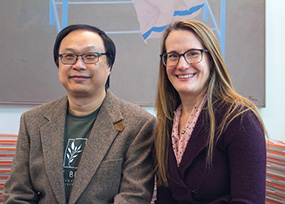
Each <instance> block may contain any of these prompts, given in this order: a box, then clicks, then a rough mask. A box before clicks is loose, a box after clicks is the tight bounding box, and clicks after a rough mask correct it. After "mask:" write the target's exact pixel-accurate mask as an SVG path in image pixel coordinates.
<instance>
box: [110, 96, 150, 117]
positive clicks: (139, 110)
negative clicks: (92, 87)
mask: <svg viewBox="0 0 285 204" xmlns="http://www.w3.org/2000/svg"><path fill="white" fill-rule="evenodd" d="M107 97H108V103H110V104H112V110H113V111H119V112H121V114H122V115H124V116H128V117H130V118H134V117H136V118H146V119H149V118H155V117H154V115H153V114H151V113H149V112H148V111H147V110H146V109H144V108H143V107H141V106H139V105H137V104H134V103H131V102H129V101H126V100H124V99H121V98H119V97H117V96H115V95H114V94H113V93H111V92H109V93H108V96H107Z"/></svg>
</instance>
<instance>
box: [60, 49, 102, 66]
mask: <svg viewBox="0 0 285 204" xmlns="http://www.w3.org/2000/svg"><path fill="white" fill-rule="evenodd" d="M91 53H92V54H97V55H98V59H97V61H96V62H85V59H84V57H83V55H86V54H91ZM65 54H71V55H75V56H76V58H75V61H74V63H64V62H63V60H62V58H63V55H65ZM107 54H108V53H107V52H87V53H83V54H81V55H77V54H73V53H62V54H59V55H58V56H59V57H60V61H61V63H62V64H64V65H74V64H76V62H77V61H78V57H79V56H80V57H81V59H82V61H83V62H84V63H85V64H95V63H97V62H98V61H99V58H100V56H102V55H107Z"/></svg>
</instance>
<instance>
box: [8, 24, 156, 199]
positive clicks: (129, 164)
mask: <svg viewBox="0 0 285 204" xmlns="http://www.w3.org/2000/svg"><path fill="white" fill-rule="evenodd" d="M54 60H55V63H56V65H57V66H58V75H59V80H60V82H61V84H62V85H63V87H64V88H65V90H66V94H67V96H65V97H63V98H61V99H59V100H55V101H52V102H50V103H47V104H44V105H41V106H38V107H36V108H34V109H33V110H30V111H28V112H26V113H24V114H23V115H22V117H21V122H20V131H19V137H18V142H17V150H16V155H15V158H14V161H13V165H12V170H11V176H10V177H9V179H8V180H7V182H6V184H5V190H4V197H5V203H22V204H23V203H52V204H54V203H63V204H64V203H69V204H74V203H84V204H87V203H88V204H90V203H96V204H105V203H106V204H107V203H117V204H119V203H120V204H124V203H126V204H130V203H133V204H140V203H144V204H145V203H150V201H151V197H152V191H153V171H154V164H153V160H152V154H151V151H152V147H153V135H152V134H153V130H154V126H155V118H154V116H152V115H151V114H149V113H147V111H145V110H144V109H142V108H140V107H138V106H136V105H133V104H130V103H128V102H125V101H123V100H121V99H119V98H117V97H115V96H114V95H113V94H112V93H111V92H110V91H108V90H107V89H108V87H109V75H110V72H111V69H112V66H113V63H114V60H115V45H114V43H113V41H112V40H111V39H110V38H109V37H108V36H107V35H106V34H105V33H104V32H103V31H101V30H99V29H98V28H95V27H92V26H89V25H72V26H69V27H66V28H65V29H63V30H62V31H61V32H60V33H59V34H58V36H57V39H56V41H55V45H54Z"/></svg>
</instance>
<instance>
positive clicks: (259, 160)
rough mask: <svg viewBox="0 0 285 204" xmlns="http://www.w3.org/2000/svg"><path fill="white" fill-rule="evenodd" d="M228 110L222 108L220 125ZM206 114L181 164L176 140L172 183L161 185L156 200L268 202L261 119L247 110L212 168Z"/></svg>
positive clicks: (224, 138)
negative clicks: (208, 151)
mask: <svg viewBox="0 0 285 204" xmlns="http://www.w3.org/2000/svg"><path fill="white" fill-rule="evenodd" d="M223 115H224V113H223V108H216V111H215V118H216V122H217V124H220V122H221V120H222V118H223ZM205 117H206V116H205V111H204V110H203V111H202V112H201V114H200V116H199V118H198V121H197V124H196V126H195V128H194V130H193V133H192V136H191V138H190V140H189V142H188V145H187V148H186V150H185V152H184V155H183V158H182V161H181V163H180V166H179V167H177V163H176V158H175V156H174V152H173V149H172V145H170V147H169V160H168V162H169V166H168V168H169V169H168V181H169V187H168V188H163V187H158V188H157V201H156V204H186V203H187V204H190V203H191V204H196V203H197V204H206V203H207V204H227V203H236V204H238V203H239V204H241V203H243V204H264V203H265V177H266V146H265V137H264V133H263V131H262V128H261V126H260V123H259V122H258V120H257V118H256V117H255V116H254V114H253V113H252V112H251V111H247V112H245V113H243V114H242V115H240V116H238V117H237V118H235V119H234V120H233V121H232V122H231V123H230V125H229V126H228V127H227V129H226V130H225V131H224V132H223V133H222V135H221V137H220V139H219V140H218V142H217V144H216V145H215V147H214V150H213V163H212V166H211V168H210V169H208V168H206V166H205V162H206V154H207V148H206V137H207V135H208V130H209V127H208V124H205V123H203V121H205Z"/></svg>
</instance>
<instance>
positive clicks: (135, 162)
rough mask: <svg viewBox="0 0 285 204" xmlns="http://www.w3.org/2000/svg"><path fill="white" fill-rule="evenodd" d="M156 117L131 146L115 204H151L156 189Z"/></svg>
mask: <svg viewBox="0 0 285 204" xmlns="http://www.w3.org/2000/svg"><path fill="white" fill-rule="evenodd" d="M155 121H156V120H155V117H153V116H152V117H150V118H149V119H148V120H147V121H146V122H145V123H144V125H143V126H142V127H141V129H140V130H139V131H138V133H137V135H136V136H135V138H134V140H133V141H132V143H131V145H130V146H129V148H128V150H127V152H126V156H125V161H124V163H123V167H122V172H123V173H122V178H121V184H120V191H119V193H118V194H117V195H116V196H115V198H114V204H129V203H136V204H145V203H150V202H151V199H152V195H153V189H154V160H153V154H152V151H153V143H154V137H153V136H154V135H153V131H154V127H155V123H156V122H155Z"/></svg>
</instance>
